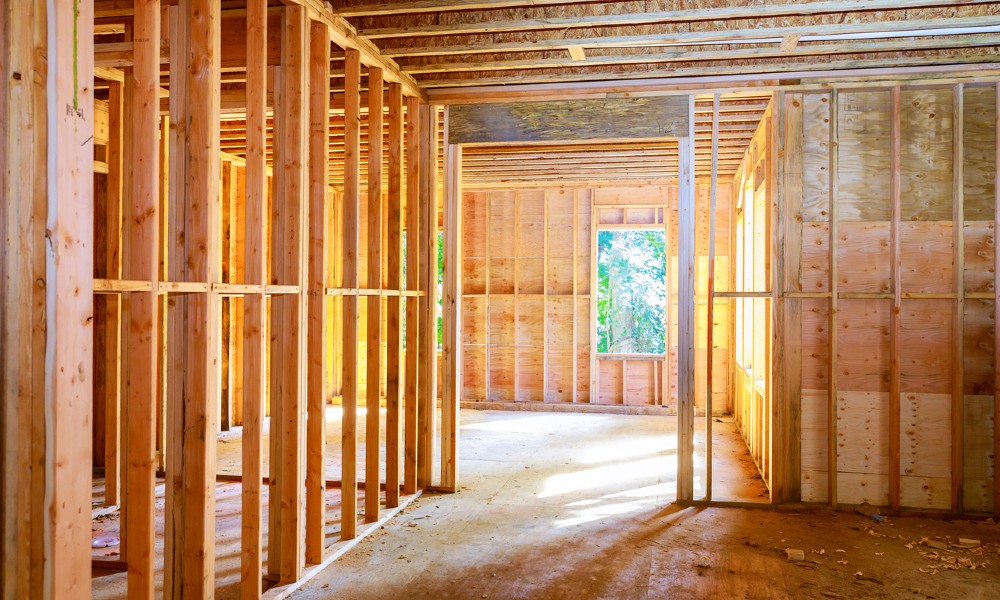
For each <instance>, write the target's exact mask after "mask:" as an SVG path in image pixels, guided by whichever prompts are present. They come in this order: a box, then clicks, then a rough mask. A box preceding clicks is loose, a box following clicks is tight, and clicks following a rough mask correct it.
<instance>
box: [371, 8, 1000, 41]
mask: <svg viewBox="0 0 1000 600" xmlns="http://www.w3.org/2000/svg"><path fill="white" fill-rule="evenodd" d="M989 3H990V2H989V1H988V0H912V1H907V2H900V1H899V0H826V1H818V2H788V3H784V4H756V3H754V4H743V5H723V6H718V5H716V6H704V7H697V8H685V9H679V10H667V11H643V12H635V13H624V14H594V13H593V12H590V11H588V14H581V15H579V16H572V17H551V18H542V19H515V20H507V21H495V20H494V21H491V20H489V18H490V13H481V12H478V11H477V13H470V14H472V15H473V18H472V19H468V20H463V21H454V20H453V22H449V23H440V24H436V25H424V26H419V27H414V26H405V27H404V26H400V27H384V28H362V29H361V30H360V31H359V33H360V34H361V35H363V36H365V37H367V38H370V39H378V38H389V37H413V36H432V35H460V34H488V33H501V32H509V31H531V30H538V29H557V30H560V31H562V30H565V29H569V28H578V27H621V26H634V25H646V24H655V23H674V22H714V21H719V20H724V19H759V18H765V17H778V16H790V15H795V16H801V15H824V14H831V13H851V12H859V13H863V15H862V16H860V17H855V18H861V19H865V20H870V19H875V18H881V17H880V16H879V15H878V13H877V12H874V11H894V10H905V11H907V13H909V12H910V11H913V10H914V9H919V8H923V7H945V6H947V7H954V8H959V7H968V6H970V5H974V4H989ZM526 4H532V3H526ZM583 6H584V7H585V6H586V5H583ZM583 10H586V9H585V8H582V9H581V12H583ZM400 12H405V9H401V10H400ZM869 15H875V16H869ZM848 20H851V19H848Z"/></svg>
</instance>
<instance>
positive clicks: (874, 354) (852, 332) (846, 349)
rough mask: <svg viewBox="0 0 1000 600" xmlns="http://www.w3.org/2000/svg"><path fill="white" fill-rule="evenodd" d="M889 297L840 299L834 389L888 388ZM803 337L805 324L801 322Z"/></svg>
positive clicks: (890, 305)
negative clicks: (835, 387) (835, 384)
mask: <svg viewBox="0 0 1000 600" xmlns="http://www.w3.org/2000/svg"><path fill="white" fill-rule="evenodd" d="M891 310H892V302H891V301H889V300H844V299H842V300H841V301H840V312H839V313H838V316H837V329H838V330H837V362H836V365H837V366H836V368H837V389H838V390H850V391H857V392H888V391H889V313H890V311H891ZM803 336H805V323H803Z"/></svg>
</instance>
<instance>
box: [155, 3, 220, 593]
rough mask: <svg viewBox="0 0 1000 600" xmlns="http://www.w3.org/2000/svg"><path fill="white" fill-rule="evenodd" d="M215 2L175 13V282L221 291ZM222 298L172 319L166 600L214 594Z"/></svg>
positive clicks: (206, 296)
mask: <svg viewBox="0 0 1000 600" xmlns="http://www.w3.org/2000/svg"><path fill="white" fill-rule="evenodd" d="M220 10H221V9H220V6H219V3H218V2H213V1H211V0H180V2H179V3H178V4H177V5H176V6H171V8H170V15H171V20H170V29H169V31H170V38H171V39H170V42H171V43H170V51H171V55H172V57H173V60H172V61H171V63H170V82H171V90H170V92H171V93H170V122H171V136H172V139H171V142H170V150H171V157H170V165H171V176H172V177H171V179H170V193H171V198H170V212H171V216H172V219H171V225H172V227H171V231H172V232H174V234H175V235H172V236H171V238H172V246H171V247H170V254H171V256H170V260H169V262H170V281H180V282H199V283H206V284H209V285H211V284H212V283H216V282H218V281H219V275H220V273H219V265H218V261H217V260H216V257H217V256H218V253H219V252H220V247H219V237H220V236H219V232H220V212H221V211H220V206H219V168H220V165H219V129H218V121H219V80H220V60H219V44H220V36H221V32H220V26H221V15H220ZM220 316H221V315H220V302H219V298H218V297H217V296H215V295H214V294H211V293H192V294H184V295H178V296H176V298H174V303H173V305H172V306H171V307H170V309H169V325H168V330H169V336H170V343H169V348H168V354H169V362H170V369H171V371H170V376H169V377H168V381H169V384H168V385H169V397H170V399H169V402H168V404H169V406H170V407H173V408H176V410H170V411H168V414H169V415H170V416H169V418H170V423H169V425H168V444H167V445H168V448H169V449H170V452H169V456H168V460H167V508H166V535H165V538H166V542H165V544H166V548H165V554H164V569H165V572H164V596H165V597H166V598H181V597H185V598H193V597H205V596H208V595H211V594H212V590H213V589H214V587H215V436H216V432H217V431H218V423H217V422H216V410H215V403H216V402H217V401H218V398H219V394H220V381H219V377H220V373H219V369H218V368H217V364H218V361H219V358H220V357H219V354H220V348H219V332H220V328H221V324H220Z"/></svg>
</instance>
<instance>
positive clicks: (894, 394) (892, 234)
mask: <svg viewBox="0 0 1000 600" xmlns="http://www.w3.org/2000/svg"><path fill="white" fill-rule="evenodd" d="M890 103H891V106H890V120H889V143H890V148H889V150H890V152H889V163H890V167H889V169H890V172H889V194H890V196H891V201H892V207H891V211H890V214H891V218H892V220H891V222H890V223H889V253H890V261H891V262H890V265H889V275H890V278H891V279H892V311H891V312H890V313H889V357H890V364H889V507H890V508H892V509H893V510H899V484H900V457H899V455H900V439H899V436H900V433H901V432H900V413H899V410H900V409H899V403H900V398H899V393H900V353H901V352H902V350H903V349H902V346H901V345H900V343H899V342H900V339H901V330H900V312H901V311H902V309H903V277H902V268H901V259H900V252H899V250H900V219H901V214H900V210H901V207H902V200H901V193H900V176H899V173H900V170H899V169H900V165H899V162H900V135H899V125H900V122H899V121H900V89H899V86H895V87H893V88H892V92H891V101H890Z"/></svg>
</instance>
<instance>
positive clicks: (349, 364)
mask: <svg viewBox="0 0 1000 600" xmlns="http://www.w3.org/2000/svg"><path fill="white" fill-rule="evenodd" d="M344 54H345V59H344V60H345V63H344V64H345V66H344V69H345V76H344V202H343V204H344V233H343V238H344V242H343V244H344V277H343V279H344V281H343V285H344V287H346V288H357V287H358V282H359V281H358V252H359V251H360V246H361V235H360V227H361V182H360V179H361V138H360V131H359V129H360V125H359V122H360V120H361V105H360V102H361V96H360V94H359V91H360V90H359V88H360V86H361V56H360V54H359V53H358V52H357V51H356V50H353V49H347V50H345V51H344ZM343 307H344V315H343V323H344V324H343V332H344V342H343V344H344V347H343V358H342V360H343V372H344V374H343V406H344V415H343V420H342V425H341V452H342V454H343V456H342V458H341V460H342V461H343V462H342V464H341V481H343V484H342V486H341V494H342V499H341V517H340V536H341V538H342V539H345V540H350V539H353V538H354V537H355V536H357V522H358V515H357V513H358V476H357V468H358V465H357V462H358V456H357V454H358V440H357V419H358V416H357V410H358V297H357V296H353V295H348V296H345V297H344V300H343Z"/></svg>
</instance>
